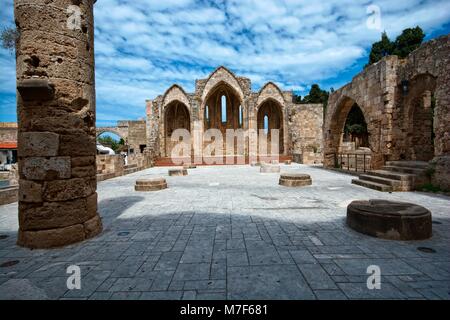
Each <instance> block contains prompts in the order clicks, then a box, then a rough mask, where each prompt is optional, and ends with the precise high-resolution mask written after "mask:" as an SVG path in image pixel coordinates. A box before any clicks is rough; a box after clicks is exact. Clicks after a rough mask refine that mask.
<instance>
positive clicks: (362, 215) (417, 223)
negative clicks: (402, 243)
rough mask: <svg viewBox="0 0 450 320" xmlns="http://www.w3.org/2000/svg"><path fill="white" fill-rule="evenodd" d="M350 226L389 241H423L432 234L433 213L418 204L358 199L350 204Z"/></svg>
mask: <svg viewBox="0 0 450 320" xmlns="http://www.w3.org/2000/svg"><path fill="white" fill-rule="evenodd" d="M347 225H348V226H349V227H350V228H352V229H354V230H356V231H358V232H361V233H364V234H367V235H370V236H373V237H377V238H383V239H389V240H423V239H428V238H430V237H431V235H432V224H431V212H430V211H429V210H428V209H426V208H424V207H422V206H419V205H416V204H413V203H406V202H394V201H388V200H368V201H367V200H357V201H353V202H352V203H350V204H349V205H348V207H347Z"/></svg>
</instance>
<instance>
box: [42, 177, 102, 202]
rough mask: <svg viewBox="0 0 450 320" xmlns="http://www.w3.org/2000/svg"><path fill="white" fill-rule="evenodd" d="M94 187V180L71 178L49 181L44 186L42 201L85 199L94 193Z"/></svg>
mask: <svg viewBox="0 0 450 320" xmlns="http://www.w3.org/2000/svg"><path fill="white" fill-rule="evenodd" d="M95 186H96V180H95V178H94V179H91V178H89V179H88V178H73V179H66V180H54V181H49V182H46V183H45V185H44V195H43V199H44V200H46V201H67V200H71V199H77V198H82V197H87V196H89V195H91V194H92V193H94V192H95V190H96V187H95Z"/></svg>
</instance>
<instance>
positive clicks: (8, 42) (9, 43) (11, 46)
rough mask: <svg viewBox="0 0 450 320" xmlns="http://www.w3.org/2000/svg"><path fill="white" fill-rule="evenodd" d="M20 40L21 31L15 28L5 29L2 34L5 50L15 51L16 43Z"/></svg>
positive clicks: (1, 38) (0, 36) (0, 34)
mask: <svg viewBox="0 0 450 320" xmlns="http://www.w3.org/2000/svg"><path fill="white" fill-rule="evenodd" d="M18 38H19V31H18V30H17V29H16V28H15V27H5V28H3V29H2V31H1V33H0V42H1V44H2V47H3V48H4V49H8V50H10V51H14V50H15V48H16V41H17V39H18Z"/></svg>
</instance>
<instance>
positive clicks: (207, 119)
mask: <svg viewBox="0 0 450 320" xmlns="http://www.w3.org/2000/svg"><path fill="white" fill-rule="evenodd" d="M205 119H206V122H209V106H206V108H205Z"/></svg>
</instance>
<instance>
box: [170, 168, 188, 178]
mask: <svg viewBox="0 0 450 320" xmlns="http://www.w3.org/2000/svg"><path fill="white" fill-rule="evenodd" d="M187 174H188V172H187V170H186V169H184V168H177V169H169V176H187Z"/></svg>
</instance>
